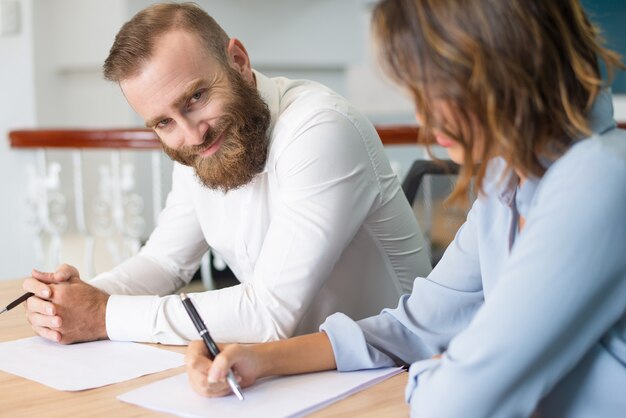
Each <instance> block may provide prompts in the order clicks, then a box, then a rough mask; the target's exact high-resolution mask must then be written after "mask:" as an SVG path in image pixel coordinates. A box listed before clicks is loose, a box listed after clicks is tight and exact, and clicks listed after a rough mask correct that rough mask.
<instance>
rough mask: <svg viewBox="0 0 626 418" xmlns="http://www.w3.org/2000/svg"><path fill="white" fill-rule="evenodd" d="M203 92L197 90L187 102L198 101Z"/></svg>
mask: <svg viewBox="0 0 626 418" xmlns="http://www.w3.org/2000/svg"><path fill="white" fill-rule="evenodd" d="M203 94H204V91H202V90H201V91H197V92H195V93H194V94H193V96H191V98H190V99H189V104H190V105H191V104H194V103H196V102H197V101H199V100H200V99H202V95H203Z"/></svg>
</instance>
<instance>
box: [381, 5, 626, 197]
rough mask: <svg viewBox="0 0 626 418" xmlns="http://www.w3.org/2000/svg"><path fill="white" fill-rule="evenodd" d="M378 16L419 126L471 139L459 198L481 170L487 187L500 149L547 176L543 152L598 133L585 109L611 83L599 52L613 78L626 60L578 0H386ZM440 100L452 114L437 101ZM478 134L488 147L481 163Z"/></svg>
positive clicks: (388, 64)
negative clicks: (437, 107)
mask: <svg viewBox="0 0 626 418" xmlns="http://www.w3.org/2000/svg"><path fill="white" fill-rule="evenodd" d="M372 19H373V20H372V25H373V30H374V36H375V39H376V40H377V47H378V53H379V56H380V58H381V62H382V65H383V67H384V69H385V70H386V71H387V73H388V74H389V75H390V76H391V77H392V78H393V79H395V81H396V82H398V83H399V84H400V85H402V86H404V87H406V88H408V90H409V92H410V93H411V95H412V97H413V99H414V102H415V106H416V108H417V112H418V114H419V115H420V117H421V119H422V120H421V122H422V125H423V126H422V128H421V129H420V135H425V137H426V139H432V138H433V129H436V130H438V131H440V132H443V133H444V135H446V136H448V137H450V138H451V139H454V140H456V141H458V142H459V143H460V144H461V145H462V146H463V148H464V151H465V157H464V158H465V161H464V164H463V168H462V171H461V175H460V177H459V181H458V184H457V188H456V190H455V192H454V193H453V196H452V197H453V198H459V197H461V198H463V196H465V194H466V192H467V190H468V188H469V185H470V182H471V179H472V177H473V176H475V177H476V185H477V186H478V189H479V190H481V186H482V180H483V178H484V175H485V172H486V168H487V160H488V159H489V158H490V157H492V156H494V155H496V154H497V155H500V156H502V157H503V158H504V159H505V160H506V162H507V165H508V167H509V168H510V169H514V170H517V171H519V172H520V173H522V174H523V175H526V176H528V175H533V176H537V177H541V176H542V175H543V174H544V172H545V168H544V165H543V164H542V163H541V158H540V157H549V158H552V159H554V158H558V156H560V155H562V153H563V152H565V150H566V149H567V148H568V146H569V145H570V144H571V143H572V142H573V141H575V140H576V139H580V138H582V137H584V136H587V135H589V134H590V130H589V126H588V124H587V119H586V117H587V113H588V111H589V110H590V108H591V106H592V105H593V103H594V101H595V99H596V98H597V96H598V94H599V93H600V91H601V89H603V88H604V87H605V84H604V83H603V81H602V77H601V74H600V69H599V62H598V60H599V59H600V60H602V61H603V62H604V64H605V67H606V69H607V73H608V79H609V80H610V79H611V77H612V74H613V71H614V69H616V68H624V66H623V64H622V63H621V62H620V58H619V56H618V55H617V54H616V53H614V52H612V51H609V50H607V49H605V48H604V47H603V46H602V40H601V38H600V36H599V31H598V30H597V28H595V27H594V26H593V25H592V24H591V23H590V22H589V20H588V18H587V16H586V15H585V12H584V11H583V9H582V7H581V5H580V3H579V1H578V0H506V1H502V0H383V1H381V2H380V3H379V4H378V5H377V7H376V8H375V10H374V13H373V18H372ZM438 101H441V103H446V105H447V106H448V110H449V111H450V114H451V115H450V119H451V120H446V121H443V120H441V117H440V112H436V111H434V110H433V104H436V103H437V102H438ZM444 122H445V123H444ZM476 142H479V143H480V142H482V143H483V144H484V149H483V150H482V161H481V162H480V163H479V164H477V165H474V164H473V163H472V149H473V148H474V144H475V143H476ZM479 149H480V147H479Z"/></svg>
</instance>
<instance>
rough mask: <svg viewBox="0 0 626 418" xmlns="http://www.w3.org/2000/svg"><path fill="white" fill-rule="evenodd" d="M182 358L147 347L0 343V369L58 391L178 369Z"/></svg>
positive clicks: (24, 341) (33, 341)
mask: <svg viewBox="0 0 626 418" xmlns="http://www.w3.org/2000/svg"><path fill="white" fill-rule="evenodd" d="M183 364H184V356H183V355H182V354H180V353H174V352H172V351H167V350H162V349H160V348H156V347H150V346H147V345H142V344H136V343H130V342H117V341H95V342H90V343H82V344H72V345H60V344H57V343H54V342H51V341H48V340H46V339H44V338H41V337H31V338H25V339H22V340H17V341H10V342H6V343H0V370H2V371H5V372H8V373H11V374H15V375H17V376H21V377H25V378H26V379H30V380H34V381H36V382H39V383H42V384H44V385H46V386H50V387H52V388H54V389H58V390H69V391H74V390H83V389H91V388H95V387H100V386H105V385H110V384H112V383H117V382H123V381H125V380H130V379H134V378H135V377H139V376H143V375H146V374H150V373H156V372H160V371H162V370H167V369H171V368H174V367H178V366H182V365H183Z"/></svg>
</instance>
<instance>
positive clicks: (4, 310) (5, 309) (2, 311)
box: [0, 308, 8, 314]
mask: <svg viewBox="0 0 626 418" xmlns="http://www.w3.org/2000/svg"><path fill="white" fill-rule="evenodd" d="M7 310H8V309H7V308H4V309H3V310H1V311H0V314H3V313H5V312H6V311H7Z"/></svg>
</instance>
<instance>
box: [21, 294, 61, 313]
mask: <svg viewBox="0 0 626 418" xmlns="http://www.w3.org/2000/svg"><path fill="white" fill-rule="evenodd" d="M26 311H27V312H29V313H38V314H41V315H48V316H51V315H56V314H57V307H56V306H54V304H53V303H52V302H49V301H47V300H45V299H39V298H38V297H36V296H32V297H30V298H28V299H27V300H26Z"/></svg>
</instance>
